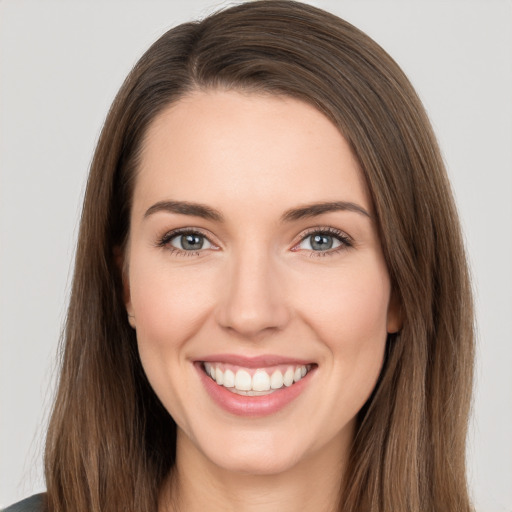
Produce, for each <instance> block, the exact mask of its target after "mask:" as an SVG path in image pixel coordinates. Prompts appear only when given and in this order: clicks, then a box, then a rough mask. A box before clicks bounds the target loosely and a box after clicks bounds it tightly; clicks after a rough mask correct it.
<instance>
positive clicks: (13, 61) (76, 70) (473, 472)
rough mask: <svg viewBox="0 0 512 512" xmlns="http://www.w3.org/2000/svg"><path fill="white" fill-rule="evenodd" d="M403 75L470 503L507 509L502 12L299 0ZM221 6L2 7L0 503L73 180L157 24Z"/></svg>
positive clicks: (72, 209) (19, 483)
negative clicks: (458, 376)
mask: <svg viewBox="0 0 512 512" xmlns="http://www.w3.org/2000/svg"><path fill="white" fill-rule="evenodd" d="M311 3H313V4H314V5H317V6H319V7H323V8H325V9H328V10H331V11H333V12H335V13H336V14H338V15H340V16H341V17H344V18H346V19H347V20H348V21H350V22H352V23H354V24H355V25H357V26H358V27H360V28H361V29H363V30H364V31H366V32H367V33H368V34H369V35H370V36H372V37H373V38H374V39H376V40H377V41H378V42H379V43H380V44H381V45H382V46H383V47H384V48H385V49H386V50H387V51H388V52H389V53H390V54H391V55H392V56H393V57H394V58H395V59H396V60H397V61H398V63H399V64H400V65H401V66H402V67H403V68H404V70H405V72H406V73H407V74H408V75H409V77H410V78H411V80H412V82H413V84H414V85H415V86H416V88H417V90H418V92H419V94H420V96H421V97H422V99H423V101H424V103H425V105H426V107H427V110H428V112H429V114H430V117H431V120H432V122H433V124H434V128H435V129H436V132H437V134H438V137H439V140H440V144H441V148H442V151H443V154H444V157H445V160H446V163H447V166H448V170H449V173H450V177H451V179H452V182H453V186H454V190H455V195H456V198H457V202H458V205H459V208H460V213H461V216H462V222H463V226H464V230H465V234H466V239H467V246H468V249H469V253H470V259H471V265H472V270H473V275H474V285H475V290H476V300H477V312H478V322H479V344H478V362H477V364H478V366H477V382H476V393H475V399H474V414H473V419H472V426H471V432H470V437H469V448H468V456H469V458H468V460H469V473H470V483H471V491H472V494H473V496H474V501H475V504H476V505H477V510H478V511H482V512H484V511H485V512H498V511H499V512H510V511H512V371H511V369H512V322H511V318H512V292H511V290H512V272H511V266H512V264H511V262H512V210H511V197H512V150H511V145H512V100H511V92H512V41H511V40H512V36H511V22H512V3H511V2H510V1H507V0H490V1H489V0H480V1H471V0H460V1H459V0H445V1H427V0H422V1H420V0H409V1H404V0H402V1H392V0H358V1H357V0H338V1H336V0H331V1H327V0H325V1H317V2H311ZM226 4H227V2H217V3H215V2H212V1H209V0H194V1H192V0H188V1H185V0H183V1H166V2H154V1H144V2H143V1H129V0H127V1H122V2H120V1H104V2H99V1H96V2H93V1H88V2H85V1H81V2H80V1H76V0H67V1H63V0H61V1H49V0H32V1H28V0H4V1H1V0H0V506H2V505H6V504H8V503H10V502H13V501H15V500H18V499H20V498H22V497H23V496H26V495H28V494H30V493H33V492H36V491H40V490H43V489H44V482H43V480H42V471H41V453H42V447H43V445H44V430H45V424H46V421H47V413H48V408H49V404H50V402H51V397H52V390H53V386H54V380H55V353H56V350H57V342H58V338H59V334H60V329H61V324H62V321H63V318H64V316H65V309H66V300H67V294H68V290H69V283H70V280H71V277H70V276H71V270H72V269H71V267H72V263H71V261H72V256H73V251H74V244H75V237H76V232H77V220H78V217H79V211H80V202H81V198H82V194H83V189H84V183H85V178H86V174H87V170H88V166H89V163H90V159H91V155H92V151H93V148H94V145H95V142H96V140H97V137H98V135H99V131H100V127H101V125H102V122H103V120H104V117H105V115H106V112H107V110H108V107H109V105H110V102H111V101H112V99H113V97H114V94H115V93H116V91H117V89H118V88H119V86H120V85H121V82H122V80H123V79H124V77H125V75H126V74H127V72H128V71H129V69H130V68H131V66H132V65H133V64H134V62H135V61H136V59H137V58H138V57H139V56H140V55H141V54H142V53H143V51H144V50H145V49H146V48H147V47H148V45H149V44H150V43H151V42H153V41H154V40H155V39H156V38H157V37H158V36H159V35H160V34H162V33H163V32H164V31H165V30H166V29H168V28H170V27H171V26H174V25H176V24H177V23H180V22H183V21H187V20H189V19H192V18H197V17H198V16H203V15H205V14H207V13H209V12H211V11H212V10H213V9H215V8H217V7H220V6H222V5H226Z"/></svg>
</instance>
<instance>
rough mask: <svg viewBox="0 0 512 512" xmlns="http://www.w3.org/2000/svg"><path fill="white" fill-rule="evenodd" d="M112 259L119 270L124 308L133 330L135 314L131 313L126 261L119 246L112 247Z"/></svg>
mask: <svg viewBox="0 0 512 512" xmlns="http://www.w3.org/2000/svg"><path fill="white" fill-rule="evenodd" d="M114 259H115V262H116V266H117V268H118V269H119V274H120V276H121V281H122V283H123V302H124V307H125V308H126V313H127V315H128V323H129V324H130V325H131V326H132V327H133V328H134V329H135V314H134V312H133V306H132V301H131V294H130V279H129V275H128V274H129V272H128V262H127V260H126V257H125V254H124V252H123V250H122V249H121V247H119V246H116V247H114Z"/></svg>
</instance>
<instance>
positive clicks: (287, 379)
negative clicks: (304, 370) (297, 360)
mask: <svg viewBox="0 0 512 512" xmlns="http://www.w3.org/2000/svg"><path fill="white" fill-rule="evenodd" d="M293 374H294V372H293V368H288V370H286V372H285V374H284V376H283V382H284V385H285V386H286V387H288V388H289V387H290V386H291V385H292V384H293Z"/></svg>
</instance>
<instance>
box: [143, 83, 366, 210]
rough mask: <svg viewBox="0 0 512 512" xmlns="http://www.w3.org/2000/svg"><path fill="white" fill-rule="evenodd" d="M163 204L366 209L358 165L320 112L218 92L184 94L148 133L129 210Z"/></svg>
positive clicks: (293, 102) (290, 101)
mask: <svg viewBox="0 0 512 512" xmlns="http://www.w3.org/2000/svg"><path fill="white" fill-rule="evenodd" d="M168 196H171V197H168ZM169 198H171V199H179V200H190V201H197V202H205V203H212V202H213V203H215V205H216V206H217V207H220V208H222V207H224V208H229V205H231V204H235V205H236V204H237V203H240V202H245V204H246V205H251V204H252V205H255V206H258V205H259V206H265V205H267V206H268V207H269V208H270V207H274V206H276V205H281V206H282V207H283V208H286V206H293V205H294V204H296V203H308V202H314V201H319V200H321V201H336V200H352V201H353V200H357V201H358V202H359V203H361V205H362V206H364V207H366V208H368V209H371V204H370V201H369V198H368V193H367V189H366V184H365V181H364V178H363V175H362V172H361V170H360V168H359V165H358V163H357V160H356V158H355V157H354V155H353V153H352V151H351V149H350V147H349V145H348V143H347V142H346V140H345V139H344V138H343V137H342V135H341V133H340V132H339V130H338V129H337V128H336V126H334V124H333V123H332V122H331V121H330V120H328V119H327V117H325V116H324V115H323V114H322V113H321V112H319V111H318V110H317V109H315V108H314V107H312V106H311V105H309V104H307V103H305V102H302V101H300V100H297V99H294V98H290V97H285V96H274V95H263V94H256V93H241V92H234V91H218V90H214V91H208V92H193V93H191V94H189V95H188V96H186V97H184V98H182V99H181V100H179V101H178V102H176V103H174V104H172V105H171V106H169V107H168V108H167V109H166V110H164V111H163V112H162V113H161V114H160V115H158V116H157V117H156V118H155V120H154V121H153V122H152V123H151V125H150V126H149V128H148V131H147V134H146V137H145V140H144V144H143V149H142V153H141V160H140V166H139V170H138V176H137V180H136V187H135V197H134V208H135V207H136V206H137V204H138V203H141V201H142V202H144V203H147V202H151V201H157V200H164V199H169ZM138 206H140V207H143V205H141V204H139V205H138Z"/></svg>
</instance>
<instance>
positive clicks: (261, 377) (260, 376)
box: [252, 370, 270, 391]
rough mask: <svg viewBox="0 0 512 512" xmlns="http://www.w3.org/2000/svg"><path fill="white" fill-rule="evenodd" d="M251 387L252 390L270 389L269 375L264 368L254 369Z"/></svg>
mask: <svg viewBox="0 0 512 512" xmlns="http://www.w3.org/2000/svg"><path fill="white" fill-rule="evenodd" d="M252 389H253V390H254V391H268V390H269V389H270V377H269V376H268V373H267V372H266V371H265V370H256V373H255V374H254V375H253V376H252Z"/></svg>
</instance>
